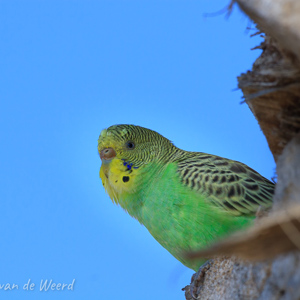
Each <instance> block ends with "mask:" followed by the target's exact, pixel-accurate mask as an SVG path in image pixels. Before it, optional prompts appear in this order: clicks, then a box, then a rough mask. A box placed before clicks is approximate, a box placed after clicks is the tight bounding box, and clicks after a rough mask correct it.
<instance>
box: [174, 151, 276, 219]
mask: <svg viewBox="0 0 300 300" xmlns="http://www.w3.org/2000/svg"><path fill="white" fill-rule="evenodd" d="M178 173H179V175H180V178H181V182H182V184H184V185H185V186H187V187H189V188H191V189H192V190H194V191H196V192H198V193H200V194H201V195H203V196H205V198H206V199H207V200H208V201H211V202H213V203H214V204H215V205H217V206H219V207H221V208H222V209H225V210H227V211H228V212H230V213H232V214H233V215H249V214H251V215H254V214H255V213H256V212H257V210H258V208H259V207H263V208H267V207H270V206H271V205H272V197H273V193H274V187H275V185H274V184H273V183H272V182H271V181H269V180H268V179H266V178H264V177H263V176H261V175H260V174H259V173H257V172H256V171H254V170H253V169H251V168H249V167H248V166H246V165H245V164H242V163H240V162H238V161H233V160H229V159H226V158H223V157H219V156H215V155H210V154H206V153H199V152H188V154H187V155H186V157H183V158H181V159H180V160H178Z"/></svg>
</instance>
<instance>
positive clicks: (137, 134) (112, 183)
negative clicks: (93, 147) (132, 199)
mask: <svg viewBox="0 0 300 300" xmlns="http://www.w3.org/2000/svg"><path fill="white" fill-rule="evenodd" d="M168 144H170V145H172V144H171V143H170V141H169V140H167V139H166V138H164V137H163V136H161V135H160V134H158V133H157V132H155V131H152V130H149V129H146V128H143V127H139V126H134V125H114V126H111V127H109V128H107V129H104V130H102V132H101V134H100V136H99V140H98V152H99V154H100V158H101V160H102V166H101V169H100V177H101V179H102V183H103V186H104V187H105V189H106V191H107V192H108V194H109V196H110V198H111V199H112V200H113V201H116V202H119V199H120V196H122V194H123V193H124V192H125V193H126V192H129V191H130V192H134V191H135V189H134V182H135V180H136V175H137V174H138V173H139V172H140V170H141V169H142V168H143V167H144V166H145V165H147V164H148V163H150V162H152V161H155V160H157V159H159V157H161V156H162V155H163V154H164V151H163V149H164V148H165V147H166V145H168Z"/></svg>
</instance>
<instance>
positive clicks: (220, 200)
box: [98, 125, 274, 270]
mask: <svg viewBox="0 0 300 300" xmlns="http://www.w3.org/2000/svg"><path fill="white" fill-rule="evenodd" d="M98 151H99V154H100V158H101V160H102V166H101V169H100V177H101V179H102V183H103V186H104V188H105V190H106V191H107V192H108V194H109V196H110V198H111V199H112V201H113V202H115V203H117V204H119V205H120V206H121V207H122V208H123V209H125V210H126V211H127V212H128V213H129V214H130V215H131V216H132V217H134V218H136V219H137V220H138V221H139V222H140V223H141V224H143V225H144V226H145V227H146V228H147V229H148V230H149V232H150V233H151V234H152V236H153V237H154V238H155V239H156V240H157V241H158V242H159V243H160V244H161V245H162V246H163V247H165V248H166V249H167V250H168V251H169V252H170V253H171V254H172V255H174V256H175V257H176V258H177V259H178V260H179V261H181V262H182V263H183V264H184V265H186V266H187V267H189V268H191V269H193V270H197V269H198V268H199V266H200V265H201V264H202V263H203V261H189V260H187V259H186V258H185V256H184V252H185V251H190V250H198V249H199V248H203V247H205V246H207V245H208V244H210V243H211V242H213V241H215V240H217V239H219V238H220V237H224V236H226V235H228V234H230V233H232V232H234V231H236V230H239V229H242V228H244V227H245V226H249V225H251V224H252V222H253V219H254V217H255V213H256V211H257V209H258V208H259V207H263V208H267V207H270V206H271V204H272V195H273V191H274V184H273V183H272V182H270V181H269V180H267V179H266V178H264V177H263V176H261V175H260V174H258V173H257V172H256V171H254V170H253V169H251V168H249V167H248V166H246V165H245V164H242V163H240V162H237V161H234V160H229V159H226V158H222V157H219V156H216V155H211V154H207V153H202V152H188V151H184V150H181V149H179V148H177V147H176V146H174V145H173V143H172V142H171V141H169V140H168V139H166V138H165V137H163V136H162V135H160V134H159V133H157V132H155V131H152V130H150V129H147V128H143V127H140V126H134V125H114V126H111V127H109V128H107V129H104V130H103V131H102V132H101V134H100V137H99V140H98Z"/></svg>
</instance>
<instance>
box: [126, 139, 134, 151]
mask: <svg viewBox="0 0 300 300" xmlns="http://www.w3.org/2000/svg"><path fill="white" fill-rule="evenodd" d="M134 147H135V145H134V143H133V142H131V141H128V142H126V148H127V149H130V150H132V149H133V148H134Z"/></svg>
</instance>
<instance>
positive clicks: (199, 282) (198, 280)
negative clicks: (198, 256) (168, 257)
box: [190, 260, 212, 300]
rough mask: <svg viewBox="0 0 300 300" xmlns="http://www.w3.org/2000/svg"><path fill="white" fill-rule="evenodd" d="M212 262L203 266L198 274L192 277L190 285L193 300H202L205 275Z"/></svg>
mask: <svg viewBox="0 0 300 300" xmlns="http://www.w3.org/2000/svg"><path fill="white" fill-rule="evenodd" d="M211 262H212V261H211V260H208V261H207V262H206V263H205V264H203V265H202V266H201V267H200V268H199V270H198V272H197V273H195V274H194V275H193V276H192V282H191V285H190V294H191V296H192V299H195V300H198V299H200V298H199V294H200V291H201V289H202V286H203V282H204V277H205V273H206V271H207V270H209V268H210V266H211Z"/></svg>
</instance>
